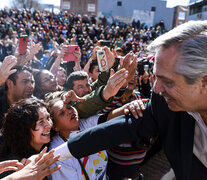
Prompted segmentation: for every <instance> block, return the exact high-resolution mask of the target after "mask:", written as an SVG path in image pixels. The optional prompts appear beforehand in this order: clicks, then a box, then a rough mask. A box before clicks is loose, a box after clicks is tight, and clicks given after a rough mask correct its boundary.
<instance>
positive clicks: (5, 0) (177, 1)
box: [0, 0, 189, 9]
mask: <svg viewBox="0 0 207 180" xmlns="http://www.w3.org/2000/svg"><path fill="white" fill-rule="evenodd" d="M11 1H12V0H1V3H0V9H1V8H4V7H5V6H8V7H9V4H10V2H11ZM40 1H41V2H43V3H47V4H55V5H57V6H58V5H60V0H40ZM188 2H189V0H167V7H173V6H176V5H187V4H188Z"/></svg>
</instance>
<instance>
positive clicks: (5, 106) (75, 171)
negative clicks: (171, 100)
mask: <svg viewBox="0 0 207 180" xmlns="http://www.w3.org/2000/svg"><path fill="white" fill-rule="evenodd" d="M0 17H1V19H0V26H1V28H0V36H1V44H0V54H1V56H0V57H1V63H2V64H1V66H0V75H1V81H0V87H1V89H0V94H1V97H0V104H1V108H0V116H1V117H0V127H1V132H2V136H1V149H0V159H1V160H2V161H4V160H8V159H15V160H18V163H20V164H22V165H21V166H20V165H18V168H16V169H21V168H22V167H24V166H25V165H27V164H28V163H29V164H30V163H31V162H30V161H31V160H30V159H32V160H33V159H34V158H32V157H33V155H34V154H38V153H40V151H41V150H42V149H43V148H44V147H48V148H49V149H54V148H56V147H57V146H59V145H61V144H62V143H63V142H64V141H67V140H68V138H69V137H70V134H71V133H72V132H73V131H78V130H83V129H87V128H90V127H93V126H96V125H97V124H100V123H103V122H105V121H108V120H110V119H113V118H114V117H117V116H119V115H122V114H128V113H129V112H131V113H132V114H134V116H135V117H137V118H138V117H139V115H140V114H141V110H140V109H142V110H144V107H143V104H142V102H141V101H140V100H141V99H143V98H149V96H150V92H151V87H152V85H153V82H154V79H153V78H154V76H153V74H152V68H153V60H154V56H153V55H151V56H148V57H147V55H148V53H147V50H146V47H147V45H148V44H149V43H150V42H151V41H152V40H153V39H155V38H156V37H157V36H159V35H160V34H161V28H160V27H157V28H154V27H153V28H151V29H146V28H144V27H143V26H139V27H138V26H137V25H135V24H132V25H125V26H122V25H121V24H112V25H108V24H107V23H106V22H105V21H99V20H97V18H96V17H95V16H94V15H91V16H88V15H83V16H81V15H80V14H73V13H68V12H60V13H59V14H54V13H50V12H41V11H34V12H30V11H28V10H15V9H9V10H6V9H5V10H1V11H0ZM20 37H24V38H25V37H26V38H25V39H24V40H23V41H26V46H27V47H26V50H25V53H24V54H21V50H20V48H21V47H20V46H23V45H22V44H21V42H20V41H21V40H20ZM23 43H25V42H23ZM71 46H76V47H78V48H76V49H75V51H73V55H74V56H75V58H76V60H75V61H74V60H70V59H69V61H68V60H66V58H65V56H66V55H67V54H68V51H69V50H68V47H71ZM100 49H102V50H104V51H105V54H106V60H107V64H108V69H109V70H108V71H106V72H100V70H99V66H98V61H97V55H96V52H97V50H100ZM137 59H139V61H140V63H139V67H138V65H137ZM140 64H141V65H140ZM145 67H148V69H146V68H145ZM138 69H139V70H138ZM137 70H138V71H139V72H138V71H137ZM145 80H146V81H145ZM146 101H147V100H143V102H146ZM134 107H136V108H134ZM126 144H128V145H127V146H128V147H124V146H125V145H126ZM122 146H123V147H122ZM120 148H121V149H120ZM147 149H148V147H141V146H140V147H135V146H134V145H133V143H131V142H127V143H124V144H120V145H119V146H116V147H114V148H111V149H108V150H107V151H106V149H105V151H99V152H96V153H95V154H92V155H89V156H86V157H84V158H78V159H76V158H74V159H71V160H68V161H64V163H61V161H57V157H59V156H58V155H57V156H55V157H54V158H53V159H55V160H54V161H57V162H56V163H54V161H52V163H54V165H53V166H52V167H53V168H52V169H51V170H50V171H49V172H50V173H52V172H54V171H57V170H58V171H57V172H56V173H53V174H51V175H50V176H48V177H47V178H48V179H84V178H85V179H107V177H109V178H110V179H122V178H132V177H134V176H136V174H137V172H138V169H139V167H140V164H141V162H143V160H144V157H145V155H146V153H147ZM51 151H53V150H51ZM117 152H118V153H117ZM125 152H127V153H128V156H127V157H124V156H122V157H119V153H125ZM134 152H136V153H134ZM40 155H41V153H40ZM44 156H48V155H47V154H46V155H44ZM117 157H118V159H117ZM25 159H27V160H26V163H25ZM50 165H51V164H50ZM19 167H20V168H19ZM25 167H26V166H25ZM60 167H61V168H60ZM125 167H127V170H126V168H125ZM45 169H49V166H45ZM11 170H14V169H11ZM22 170H24V168H23V169H22ZM120 170H121V171H122V173H120ZM9 174H11V171H7V172H4V173H2V174H1V175H0V176H1V177H5V178H6V177H9V176H10V175H9ZM8 175H9V176H8ZM47 175H48V174H47ZM140 178H141V176H140Z"/></svg>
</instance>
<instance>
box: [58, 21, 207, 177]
mask: <svg viewBox="0 0 207 180" xmlns="http://www.w3.org/2000/svg"><path fill="white" fill-rule="evenodd" d="M206 29H207V21H190V22H187V23H185V24H183V25H180V26H178V27H177V28H175V29H173V30H171V31H169V32H168V33H166V34H164V35H162V36H160V37H158V38H157V39H156V40H155V41H153V42H152V44H151V45H150V46H149V49H150V50H154V51H155V53H156V55H155V67H154V74H155V75H156V82H155V85H154V89H153V93H152V97H151V100H150V102H149V103H148V104H147V107H146V110H145V111H144V112H143V117H141V118H139V119H135V118H134V117H132V116H120V117H117V118H115V119H114V120H112V121H109V122H107V123H103V124H100V125H98V126H97V127H94V128H92V129H87V130H86V131H82V132H80V133H74V134H71V136H70V138H69V140H68V142H67V144H63V145H62V146H61V147H59V148H58V149H57V151H56V152H57V153H58V152H62V151H65V154H64V155H61V160H64V159H65V158H66V159H67V158H70V157H71V156H73V157H76V158H80V157H83V156H86V155H88V154H92V153H94V152H97V151H100V150H102V149H106V148H107V147H109V146H114V145H117V144H120V143H121V142H125V141H137V140H138V139H142V138H149V137H151V136H155V135H159V136H160V138H161V140H162V144H163V149H164V151H165V153H166V156H167V158H168V160H169V162H170V164H171V166H172V168H173V170H174V172H175V176H176V179H177V180H197V179H199V180H204V179H205V180H206V179H207V30H206ZM67 146H68V148H66V147H67ZM68 149H69V151H68ZM61 154H62V153H61Z"/></svg>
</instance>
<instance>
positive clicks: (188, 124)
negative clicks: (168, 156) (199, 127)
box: [180, 112, 195, 180]
mask: <svg viewBox="0 0 207 180" xmlns="http://www.w3.org/2000/svg"><path fill="white" fill-rule="evenodd" d="M194 129H195V119H194V118H193V117H192V116H190V115H189V114H188V113H186V112H181V132H180V136H181V141H180V143H181V163H182V179H183V180H188V179H190V175H191V170H192V169H191V166H192V156H193V144H194Z"/></svg>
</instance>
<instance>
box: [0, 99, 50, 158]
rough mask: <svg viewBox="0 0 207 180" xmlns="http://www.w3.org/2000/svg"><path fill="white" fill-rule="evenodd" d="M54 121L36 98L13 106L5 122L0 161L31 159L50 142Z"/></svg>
mask: <svg viewBox="0 0 207 180" xmlns="http://www.w3.org/2000/svg"><path fill="white" fill-rule="evenodd" d="M51 128H52V121H51V119H50V115H49V113H48V112H47V109H46V107H45V104H44V103H43V102H42V101H41V100H38V99H36V98H29V99H24V100H21V101H19V102H18V103H16V104H15V105H13V106H11V107H10V109H9V110H8V113H7V115H6V117H5V119H4V122H3V128H2V134H3V137H4V143H3V147H2V149H1V151H0V160H8V159H17V160H22V158H29V157H30V156H31V155H34V154H37V153H39V152H40V150H41V149H42V148H43V147H44V145H45V144H47V143H49V142H50V130H51Z"/></svg>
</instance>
